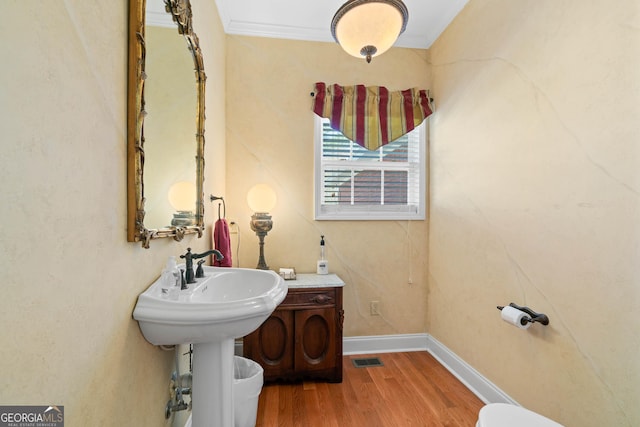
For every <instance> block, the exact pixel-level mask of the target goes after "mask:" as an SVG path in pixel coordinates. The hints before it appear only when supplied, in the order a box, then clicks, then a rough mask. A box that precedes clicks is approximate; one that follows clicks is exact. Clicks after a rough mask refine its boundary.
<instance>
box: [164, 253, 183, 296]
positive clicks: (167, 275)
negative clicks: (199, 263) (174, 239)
mask: <svg viewBox="0 0 640 427" xmlns="http://www.w3.org/2000/svg"><path fill="white" fill-rule="evenodd" d="M160 280H161V281H162V297H163V298H169V299H172V300H177V299H178V296H179V294H180V271H179V270H178V265H177V264H176V257H174V256H170V257H169V259H167V265H166V266H165V268H164V270H162V276H160Z"/></svg>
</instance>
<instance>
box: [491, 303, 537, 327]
mask: <svg viewBox="0 0 640 427" xmlns="http://www.w3.org/2000/svg"><path fill="white" fill-rule="evenodd" d="M509 306H510V307H513V308H515V309H517V310H520V311H523V312H525V313H527V314H528V315H529V316H531V317H529V318H526V317H525V318H524V319H523V321H524V320H525V319H526V321H527V322H530V323H533V322H539V323H542V324H543V325H545V326H546V325H548V324H549V317H548V316H547V315H546V314H543V313H536V312H535V311H533V310H531V309H530V308H529V307H521V306H519V305H518V304H515V303H510V304H509ZM497 308H498V310H500V311H502V309H503V308H504V306H501V305H499V306H498V307H497Z"/></svg>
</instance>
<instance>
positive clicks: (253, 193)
mask: <svg viewBox="0 0 640 427" xmlns="http://www.w3.org/2000/svg"><path fill="white" fill-rule="evenodd" d="M247 204H248V205H249V207H250V208H251V210H252V211H254V212H269V211H270V210H271V209H273V208H274V207H275V205H276V193H275V191H273V189H272V188H271V187H269V186H268V185H267V184H258V185H255V186H253V187H252V188H251V189H250V190H249V192H248V193H247Z"/></svg>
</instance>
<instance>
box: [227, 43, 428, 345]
mask: <svg viewBox="0 0 640 427" xmlns="http://www.w3.org/2000/svg"><path fill="white" fill-rule="evenodd" d="M227 75H228V76H229V77H228V83H227V96H226V99H227V121H226V124H227V188H226V195H225V196H226V199H227V202H228V203H227V218H228V219H229V220H233V221H236V222H237V223H238V225H239V227H240V242H241V245H240V265H241V266H243V267H252V268H253V267H255V266H256V264H257V259H258V239H257V237H256V236H255V234H254V233H253V232H252V231H251V230H250V228H249V225H248V224H249V219H250V216H251V213H252V212H251V211H250V209H249V207H248V205H247V203H246V194H247V192H248V190H249V189H250V188H251V187H252V186H253V185H255V184H258V183H261V182H265V183H267V184H269V185H270V186H271V187H272V188H273V189H274V190H275V191H276V193H277V197H278V202H277V205H276V207H275V208H274V209H273V212H272V214H273V221H274V226H273V230H272V231H271V232H270V233H269V235H268V236H267V238H266V244H265V253H266V260H267V263H268V264H269V266H270V267H271V268H272V269H275V270H277V269H278V268H280V267H295V268H296V270H297V271H298V272H315V269H316V261H317V259H318V255H319V243H320V235H321V234H323V235H325V239H326V242H327V253H328V259H329V269H330V271H331V272H333V273H337V274H338V275H340V277H342V279H343V280H344V281H345V282H346V283H347V286H346V288H345V290H344V292H345V297H344V301H345V326H344V333H345V335H346V336H362V335H379V334H380V335H381V334H397V333H420V332H425V321H426V317H425V306H426V291H427V289H426V266H427V253H426V249H427V243H426V242H427V224H426V221H413V222H407V221H377V222H371V221H355V222H348V221H314V219H313V117H314V116H313V113H312V112H311V109H310V108H311V97H310V96H309V94H310V92H311V91H312V90H313V87H314V83H315V82H318V81H324V82H327V83H338V84H343V85H352V84H358V83H362V84H366V85H381V86H386V87H388V88H389V89H392V90H400V89H406V88H410V87H420V88H425V89H428V88H429V83H430V79H431V76H430V69H429V65H428V52H427V51H425V50H411V49H392V50H391V51H389V52H387V53H385V54H384V55H382V56H380V57H378V58H374V59H373V62H372V63H371V64H367V63H366V62H365V61H363V60H358V59H356V58H352V57H350V56H348V55H347V54H345V53H344V52H343V51H342V50H341V48H340V47H339V46H337V45H336V44H334V43H312V42H298V41H285V40H277V39H267V38H254V37H241V36H228V37H227ZM235 244H236V240H235V236H234V247H235ZM234 265H235V264H234ZM409 280H411V281H412V282H413V283H412V284H409V283H408V282H409ZM371 300H378V301H380V304H381V305H380V307H381V311H382V316H379V317H378V316H376V317H372V316H370V314H369V302H370V301H371Z"/></svg>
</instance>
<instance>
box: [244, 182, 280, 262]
mask: <svg viewBox="0 0 640 427" xmlns="http://www.w3.org/2000/svg"><path fill="white" fill-rule="evenodd" d="M247 204H248V205H249V207H250V208H251V210H252V211H253V215H251V222H250V223H249V225H250V226H251V230H253V231H254V232H255V233H256V236H258V239H259V241H260V243H259V245H260V256H259V257H258V265H257V267H256V268H257V269H260V270H268V269H269V266H268V265H267V262H266V261H265V259H264V238H265V237H266V236H267V233H268V232H269V231H271V228H272V227H273V221H272V220H271V215H269V211H270V210H272V209H273V208H274V207H275V205H276V193H275V191H273V189H272V188H271V187H269V186H268V185H267V184H258V185H255V186H254V187H252V188H251V189H250V190H249V192H248V193H247Z"/></svg>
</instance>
